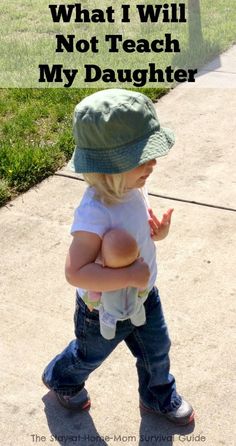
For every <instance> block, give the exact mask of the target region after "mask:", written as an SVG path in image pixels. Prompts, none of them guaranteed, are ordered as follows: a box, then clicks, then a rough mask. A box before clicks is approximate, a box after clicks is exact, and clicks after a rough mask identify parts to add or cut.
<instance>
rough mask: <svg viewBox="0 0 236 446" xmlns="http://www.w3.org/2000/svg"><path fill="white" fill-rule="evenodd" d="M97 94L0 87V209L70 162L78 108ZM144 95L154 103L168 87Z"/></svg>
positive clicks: (73, 90) (83, 90)
mask: <svg viewBox="0 0 236 446" xmlns="http://www.w3.org/2000/svg"><path fill="white" fill-rule="evenodd" d="M94 91H95V90H94V89H92V90H86V89H80V90H76V89H70V90H68V89H44V90H43V89H42V90H39V89H0V141H1V143H0V205H4V204H5V203H6V202H7V201H8V200H9V199H11V198H14V197H15V196H16V195H17V194H19V193H20V192H24V191H26V190H28V189H29V188H30V187H32V186H33V185H35V184H37V183H39V182H40V181H42V180H43V179H44V178H46V177H48V176H49V175H51V174H53V173H54V172H55V171H56V170H58V169H59V168H60V167H62V166H63V165H64V164H65V163H66V162H67V161H68V160H69V159H70V157H71V154H72V152H73V149H74V142H73V137H72V115H73V111H74V107H75V105H76V104H77V103H78V102H79V101H80V100H81V99H83V98H84V97H85V96H87V95H88V94H91V93H93V92H94ZM142 91H143V92H144V93H145V94H148V95H149V96H150V97H151V98H152V99H156V98H157V97H160V96H161V95H163V94H164V93H165V92H166V89H163V90H153V89H150V90H148V89H146V90H142Z"/></svg>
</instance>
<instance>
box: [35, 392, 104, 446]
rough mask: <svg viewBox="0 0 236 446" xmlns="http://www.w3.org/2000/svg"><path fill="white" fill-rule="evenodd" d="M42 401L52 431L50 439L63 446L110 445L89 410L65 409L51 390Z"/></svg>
mask: <svg viewBox="0 0 236 446" xmlns="http://www.w3.org/2000/svg"><path fill="white" fill-rule="evenodd" d="M42 401H43V403H44V405H45V409H44V410H45V414H46V417H47V422H48V427H49V429H50V432H51V437H50V439H49V440H50V441H52V442H53V441H56V440H57V441H58V443H59V444H61V445H62V446H65V445H66V444H75V445H76V444H78V445H81V446H85V445H87V446H88V445H90V444H99V446H108V443H106V442H105V441H104V440H103V439H102V437H101V436H100V435H99V433H98V432H97V430H96V428H95V426H94V423H93V420H92V418H91V416H90V415H89V412H87V411H84V412H76V411H74V412H73V411H69V410H67V409H64V408H63V407H62V406H60V404H59V403H58V401H57V400H56V397H55V395H54V393H53V392H51V391H50V392H48V393H47V394H46V395H45V396H44V397H43V398H42Z"/></svg>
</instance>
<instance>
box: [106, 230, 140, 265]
mask: <svg viewBox="0 0 236 446" xmlns="http://www.w3.org/2000/svg"><path fill="white" fill-rule="evenodd" d="M101 256H102V259H103V263H104V266H108V267H110V268H121V267H125V266H128V265H131V263H133V262H134V261H135V260H136V259H137V257H138V256H139V247H138V245H137V243H136V240H135V239H134V238H133V237H132V235H130V234H129V233H128V232H127V231H125V230H124V229H111V230H110V231H108V232H107V233H106V234H105V235H104V237H103V241H102V248H101Z"/></svg>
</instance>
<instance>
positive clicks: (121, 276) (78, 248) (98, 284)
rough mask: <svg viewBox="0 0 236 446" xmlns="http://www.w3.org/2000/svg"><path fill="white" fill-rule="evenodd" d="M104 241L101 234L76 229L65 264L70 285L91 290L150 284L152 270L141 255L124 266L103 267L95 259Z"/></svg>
mask: <svg viewBox="0 0 236 446" xmlns="http://www.w3.org/2000/svg"><path fill="white" fill-rule="evenodd" d="M101 243H102V240H101V238H100V237H99V236H98V235H97V234H94V233H92V232H85V231H78V232H76V233H75V235H74V237H73V241H72V243H71V246H70V249H69V252H68V254H67V258H66V266H65V275H66V279H67V281H68V282H69V283H70V284H71V285H73V286H75V287H79V288H84V289H87V290H91V291H113V290H116V289H120V288H127V287H129V286H132V287H135V288H144V287H146V286H147V284H148V280H149V277H150V271H149V268H148V265H147V264H146V263H145V262H144V261H143V260H142V259H140V258H139V259H137V260H136V262H134V263H133V264H132V265H130V266H127V267H125V268H106V267H105V268H104V267H103V266H101V265H99V264H98V263H94V262H95V260H96V258H97V256H98V253H99V251H100V248H101Z"/></svg>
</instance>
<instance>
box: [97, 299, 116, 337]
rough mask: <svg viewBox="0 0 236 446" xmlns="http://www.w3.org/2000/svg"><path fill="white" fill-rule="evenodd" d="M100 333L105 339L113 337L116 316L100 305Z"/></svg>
mask: <svg viewBox="0 0 236 446" xmlns="http://www.w3.org/2000/svg"><path fill="white" fill-rule="evenodd" d="M99 322H100V333H101V335H102V336H103V337H104V338H105V339H113V338H114V337H115V334H116V318H115V317H114V316H113V315H112V314H110V313H108V312H107V311H105V310H104V308H103V306H102V305H101V306H100V308H99Z"/></svg>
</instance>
